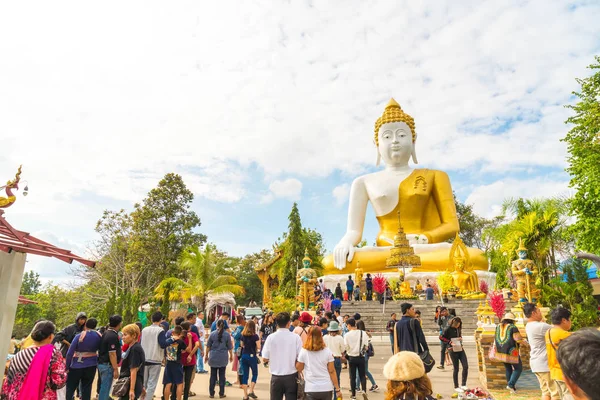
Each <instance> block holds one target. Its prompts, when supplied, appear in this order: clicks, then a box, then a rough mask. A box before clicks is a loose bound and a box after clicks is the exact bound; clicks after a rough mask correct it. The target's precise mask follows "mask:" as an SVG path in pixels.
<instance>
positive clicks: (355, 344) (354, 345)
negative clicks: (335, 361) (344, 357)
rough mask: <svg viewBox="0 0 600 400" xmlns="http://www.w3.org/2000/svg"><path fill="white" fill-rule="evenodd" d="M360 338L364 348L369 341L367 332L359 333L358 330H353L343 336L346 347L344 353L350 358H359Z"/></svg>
mask: <svg viewBox="0 0 600 400" xmlns="http://www.w3.org/2000/svg"><path fill="white" fill-rule="evenodd" d="M361 336H362V345H363V347H364V346H366V345H367V344H368V343H369V341H370V340H371V339H369V335H367V332H365V331H361V330H360V329H354V330H351V331H349V332H348V333H346V336H344V344H345V345H346V351H347V352H348V355H349V356H351V357H358V356H360V342H361V340H360V338H361Z"/></svg>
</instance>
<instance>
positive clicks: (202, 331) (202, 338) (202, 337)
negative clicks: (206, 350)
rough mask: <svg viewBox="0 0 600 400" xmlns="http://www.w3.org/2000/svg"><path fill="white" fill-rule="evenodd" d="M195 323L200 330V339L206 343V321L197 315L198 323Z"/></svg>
mask: <svg viewBox="0 0 600 400" xmlns="http://www.w3.org/2000/svg"><path fill="white" fill-rule="evenodd" d="M194 325H196V328H198V332H200V335H198V336H199V339H200V341H201V342H203V343H204V322H202V320H201V319H200V318H198V317H196V323H195V324H194Z"/></svg>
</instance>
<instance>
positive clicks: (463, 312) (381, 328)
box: [341, 300, 508, 337]
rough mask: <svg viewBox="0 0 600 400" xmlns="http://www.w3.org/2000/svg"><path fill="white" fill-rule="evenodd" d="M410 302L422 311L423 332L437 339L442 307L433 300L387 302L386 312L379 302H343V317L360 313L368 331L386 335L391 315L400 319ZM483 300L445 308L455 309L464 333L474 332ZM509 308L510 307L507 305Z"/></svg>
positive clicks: (460, 303)
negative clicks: (438, 312) (437, 313)
mask: <svg viewBox="0 0 600 400" xmlns="http://www.w3.org/2000/svg"><path fill="white" fill-rule="evenodd" d="M405 302H409V303H410V304H412V305H413V306H414V307H415V308H416V309H417V310H420V311H421V320H422V322H423V331H424V332H425V335H427V336H432V337H437V336H438V335H439V328H438V326H437V324H436V323H435V322H434V321H433V318H434V315H435V309H436V307H437V306H439V305H441V303H440V302H438V301H432V300H429V301H427V300H408V301H386V303H385V310H384V307H383V305H382V304H380V303H379V302H378V301H344V302H342V310H341V311H342V315H346V314H348V315H350V316H352V315H354V314H355V313H359V314H360V315H361V318H362V319H363V320H364V322H365V325H366V326H367V329H369V330H371V331H372V332H374V333H376V334H385V327H386V325H387V322H388V321H389V319H390V315H391V314H392V313H393V312H395V313H396V314H398V318H400V317H401V311H400V310H401V309H400V306H401V304H402V303H405ZM481 302H482V300H451V301H449V302H447V303H445V304H444V306H446V307H448V308H450V309H454V311H455V313H456V315H457V316H459V317H461V319H462V321H463V332H465V333H466V332H474V331H475V329H476V328H477V316H476V314H475V312H476V311H477V308H478V307H479V304H480V303H481ZM507 308H508V305H507Z"/></svg>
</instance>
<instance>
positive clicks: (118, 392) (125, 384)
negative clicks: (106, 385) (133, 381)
mask: <svg viewBox="0 0 600 400" xmlns="http://www.w3.org/2000/svg"><path fill="white" fill-rule="evenodd" d="M129 384H130V377H128V376H125V377H123V378H119V379H117V381H116V382H115V384H114V385H113V390H112V396H113V397H123V396H127V395H128V394H129Z"/></svg>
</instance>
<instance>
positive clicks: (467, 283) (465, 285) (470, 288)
mask: <svg viewBox="0 0 600 400" xmlns="http://www.w3.org/2000/svg"><path fill="white" fill-rule="evenodd" d="M450 265H452V266H453V267H454V271H453V272H452V273H451V274H450V275H452V280H453V283H454V286H456V287H457V288H458V289H459V292H463V293H465V292H477V291H479V279H478V278H477V274H476V273H475V272H473V271H472V268H471V262H470V257H469V251H468V248H467V246H466V245H465V243H464V242H463V241H462V239H461V238H460V237H459V236H458V233H457V234H456V237H455V238H454V242H453V243H452V247H451V248H450Z"/></svg>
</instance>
